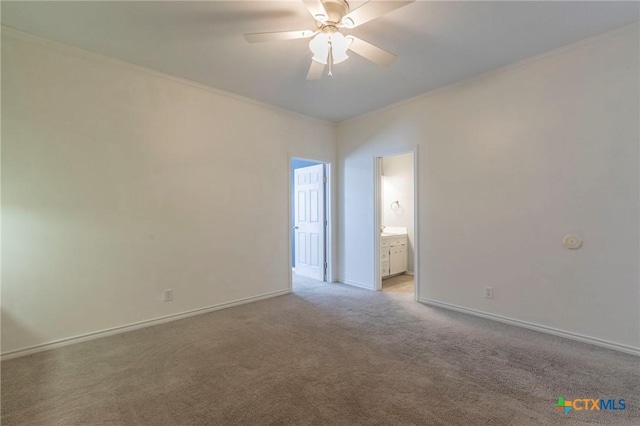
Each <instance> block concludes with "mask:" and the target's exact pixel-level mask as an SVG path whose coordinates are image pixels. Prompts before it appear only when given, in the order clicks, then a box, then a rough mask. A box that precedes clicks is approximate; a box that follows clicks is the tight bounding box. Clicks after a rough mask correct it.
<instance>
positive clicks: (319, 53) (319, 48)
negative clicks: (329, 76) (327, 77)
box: [309, 33, 329, 64]
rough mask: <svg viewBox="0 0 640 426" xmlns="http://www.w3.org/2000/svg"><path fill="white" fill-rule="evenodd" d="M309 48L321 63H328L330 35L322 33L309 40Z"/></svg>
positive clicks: (315, 59)
mask: <svg viewBox="0 0 640 426" xmlns="http://www.w3.org/2000/svg"><path fill="white" fill-rule="evenodd" d="M309 49H310V50H311V51H312V52H313V60H314V61H316V62H320V63H321V64H326V63H327V58H328V57H329V35H328V34H325V33H320V34H318V35H317V36H315V37H314V38H312V39H311V41H310V42H309Z"/></svg>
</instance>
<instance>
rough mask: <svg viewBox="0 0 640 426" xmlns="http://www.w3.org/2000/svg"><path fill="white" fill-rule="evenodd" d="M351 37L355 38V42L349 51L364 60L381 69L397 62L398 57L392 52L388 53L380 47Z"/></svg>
mask: <svg viewBox="0 0 640 426" xmlns="http://www.w3.org/2000/svg"><path fill="white" fill-rule="evenodd" d="M349 37H352V38H353V42H351V46H349V49H350V50H352V51H353V52H355V53H357V54H358V55H360V56H362V57H363V58H365V59H368V60H370V61H371V62H373V63H374V64H377V65H380V66H381V67H386V66H389V65H391V63H392V62H393V61H395V60H396V55H394V54H393V53H391V52H387V51H386V50H384V49H381V48H379V47H378V46H374V45H373V44H371V43H367V42H366V41H364V40H361V39H359V38H358V37H353V36H349Z"/></svg>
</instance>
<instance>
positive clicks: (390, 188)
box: [374, 149, 418, 300]
mask: <svg viewBox="0 0 640 426" xmlns="http://www.w3.org/2000/svg"><path fill="white" fill-rule="evenodd" d="M375 161H376V209H375V212H376V214H375V216H376V217H375V221H374V223H375V224H376V229H375V232H376V236H375V241H376V242H377V244H376V245H377V248H378V250H377V252H376V253H378V254H379V255H378V256H376V262H375V264H376V274H375V275H376V277H377V278H376V283H377V285H376V289H377V290H378V291H384V292H391V293H407V294H411V295H413V297H414V299H415V300H417V297H418V290H417V287H418V286H417V284H416V283H417V269H418V268H417V259H418V257H417V196H416V194H417V187H416V186H417V179H416V176H417V173H416V164H417V163H416V152H415V149H414V150H411V151H405V152H398V153H392V154H387V155H380V156H376V158H375Z"/></svg>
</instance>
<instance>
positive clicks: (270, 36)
mask: <svg viewBox="0 0 640 426" xmlns="http://www.w3.org/2000/svg"><path fill="white" fill-rule="evenodd" d="M317 33H318V31H311V30H303V31H277V32H269V33H250V34H245V35H244V39H245V40H247V41H248V42H249V43H261V42H263V41H280V40H295V39H298V38H309V37H311V36H313V35H315V34H317Z"/></svg>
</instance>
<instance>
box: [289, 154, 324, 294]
mask: <svg viewBox="0 0 640 426" xmlns="http://www.w3.org/2000/svg"><path fill="white" fill-rule="evenodd" d="M294 159H296V160H304V161H313V162H316V163H321V164H324V166H325V176H326V177H327V183H326V186H325V202H324V210H325V219H326V220H327V226H326V227H325V232H324V238H325V243H324V246H325V262H326V263H327V273H326V274H325V278H324V282H327V283H332V282H334V281H335V279H334V276H333V274H334V268H333V265H334V262H333V261H334V254H335V252H334V250H333V242H334V240H335V239H334V235H333V221H334V219H335V217H334V215H335V212H334V203H333V194H334V190H333V185H334V179H333V173H332V172H333V168H332V165H333V160H331V159H329V158H326V157H322V156H316V155H304V154H298V153H291V152H290V153H289V155H288V157H287V178H288V179H287V188H289V189H288V190H287V194H289V196H288V198H287V206H288V208H287V225H288V229H289V232H287V259H288V260H287V263H288V269H287V271H288V276H289V292H292V291H293V271H292V268H293V265H292V262H291V255H292V253H291V250H292V248H293V247H292V246H291V238H293V222H292V220H291V219H292V218H291V208H292V204H291V198H292V197H293V188H292V185H291V178H292V173H291V161H292V160H294Z"/></svg>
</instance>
